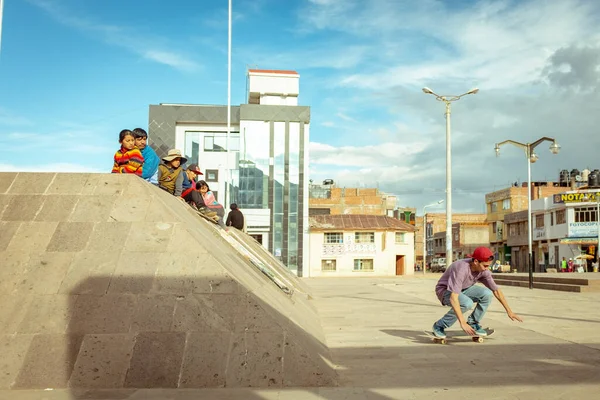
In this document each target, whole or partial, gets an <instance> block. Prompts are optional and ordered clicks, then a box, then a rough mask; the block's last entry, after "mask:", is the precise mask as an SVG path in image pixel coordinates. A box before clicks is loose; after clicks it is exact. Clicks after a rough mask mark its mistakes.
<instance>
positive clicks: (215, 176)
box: [204, 169, 219, 182]
mask: <svg viewBox="0 0 600 400" xmlns="http://www.w3.org/2000/svg"><path fill="white" fill-rule="evenodd" d="M204 172H205V174H206V175H204V177H205V180H206V182H218V181H219V170H218V169H207V170H206V171H204Z"/></svg>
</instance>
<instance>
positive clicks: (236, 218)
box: [225, 203, 244, 231]
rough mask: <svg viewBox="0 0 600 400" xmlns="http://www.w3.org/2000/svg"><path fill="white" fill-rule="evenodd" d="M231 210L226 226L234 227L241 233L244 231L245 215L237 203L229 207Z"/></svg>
mask: <svg viewBox="0 0 600 400" xmlns="http://www.w3.org/2000/svg"><path fill="white" fill-rule="evenodd" d="M229 209H230V210H231V211H229V214H228V215H227V222H225V225H227V226H233V227H234V228H236V229H239V230H240V231H243V230H244V214H242V212H241V211H240V209H239V208H238V206H237V204H235V203H232V204H231V205H230V206H229Z"/></svg>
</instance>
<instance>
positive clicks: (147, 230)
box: [125, 222, 173, 253]
mask: <svg viewBox="0 0 600 400" xmlns="http://www.w3.org/2000/svg"><path fill="white" fill-rule="evenodd" d="M172 234H173V225H172V224H167V223H160V222H159V223H154V222H144V223H137V224H136V225H135V229H131V230H130V231H129V236H128V237H127V241H126V242H125V250H128V251H143V252H150V253H163V252H165V251H166V249H167V246H168V245H169V242H170V241H171V235H172Z"/></svg>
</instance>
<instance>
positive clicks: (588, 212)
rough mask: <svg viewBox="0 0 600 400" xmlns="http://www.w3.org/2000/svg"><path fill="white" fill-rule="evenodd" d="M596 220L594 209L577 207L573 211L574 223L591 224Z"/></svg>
mask: <svg viewBox="0 0 600 400" xmlns="http://www.w3.org/2000/svg"><path fill="white" fill-rule="evenodd" d="M595 220H596V207H579V208H576V209H575V222H593V221H595Z"/></svg>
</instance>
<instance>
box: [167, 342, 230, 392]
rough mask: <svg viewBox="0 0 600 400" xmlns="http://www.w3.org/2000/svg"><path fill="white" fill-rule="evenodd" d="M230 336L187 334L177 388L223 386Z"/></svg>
mask: <svg viewBox="0 0 600 400" xmlns="http://www.w3.org/2000/svg"><path fill="white" fill-rule="evenodd" d="M230 345H231V334H222V333H207V332H191V333H189V334H188V337H187V343H186V346H185V355H184V358H183V364H182V366H181V381H180V383H179V387H182V388H201V387H222V386H225V383H226V382H225V372H226V367H227V356H228V354H229V348H230Z"/></svg>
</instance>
